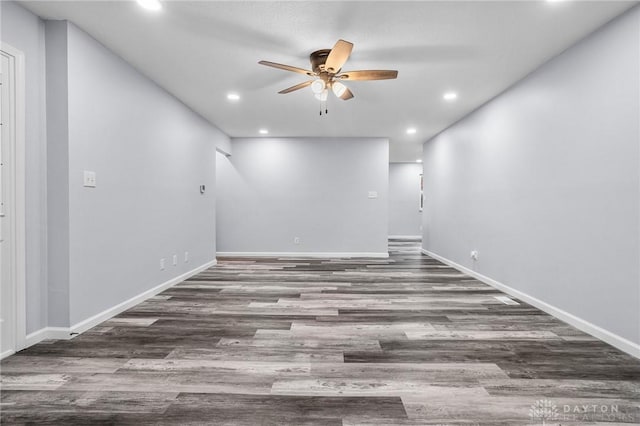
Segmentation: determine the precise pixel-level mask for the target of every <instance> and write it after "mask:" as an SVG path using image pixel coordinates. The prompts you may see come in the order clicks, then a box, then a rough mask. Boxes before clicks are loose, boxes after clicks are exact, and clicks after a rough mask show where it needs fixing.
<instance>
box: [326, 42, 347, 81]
mask: <svg viewBox="0 0 640 426" xmlns="http://www.w3.org/2000/svg"><path fill="white" fill-rule="evenodd" d="M352 50H353V43H349V42H348V41H345V40H338V42H337V43H336V45H335V46H333V49H331V52H330V53H329V56H327V60H326V62H325V63H324V69H325V70H326V71H328V72H330V73H333V74H335V73H337V72H338V71H340V69H341V68H342V66H343V65H344V63H345V62H347V59H349V55H351V51H352Z"/></svg>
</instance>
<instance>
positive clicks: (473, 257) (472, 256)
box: [469, 250, 478, 260]
mask: <svg viewBox="0 0 640 426" xmlns="http://www.w3.org/2000/svg"><path fill="white" fill-rule="evenodd" d="M469 257H471V259H473V260H478V250H472V251H471V254H469Z"/></svg>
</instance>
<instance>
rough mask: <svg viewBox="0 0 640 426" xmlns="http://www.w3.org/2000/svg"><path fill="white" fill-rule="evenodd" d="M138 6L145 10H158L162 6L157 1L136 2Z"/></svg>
mask: <svg viewBox="0 0 640 426" xmlns="http://www.w3.org/2000/svg"><path fill="white" fill-rule="evenodd" d="M137 1H138V4H139V5H140V6H142V7H143V8H145V9H147V10H160V9H162V4H160V2H159V1H158V0H137Z"/></svg>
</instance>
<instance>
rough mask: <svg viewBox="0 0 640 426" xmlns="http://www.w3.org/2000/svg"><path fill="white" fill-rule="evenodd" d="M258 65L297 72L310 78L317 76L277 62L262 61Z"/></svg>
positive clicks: (311, 72)
mask: <svg viewBox="0 0 640 426" xmlns="http://www.w3.org/2000/svg"><path fill="white" fill-rule="evenodd" d="M258 63H259V64H260V65H266V66H268V67H273V68H278V69H281V70H285V71H291V72H297V73H299V74H306V75H308V76H314V75H315V74H314V73H313V71H309V70H305V69H302V68H298V67H292V66H291V65H284V64H278V63H276V62H269V61H260V62H258Z"/></svg>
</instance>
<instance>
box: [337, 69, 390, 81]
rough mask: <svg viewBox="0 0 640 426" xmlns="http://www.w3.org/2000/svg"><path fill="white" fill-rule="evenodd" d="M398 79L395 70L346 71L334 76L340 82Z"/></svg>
mask: <svg viewBox="0 0 640 426" xmlns="http://www.w3.org/2000/svg"><path fill="white" fill-rule="evenodd" d="M397 77H398V71H395V70H362V71H347V72H343V73H341V74H339V75H337V76H336V78H337V79H340V80H350V81H358V80H391V79H394V78H397Z"/></svg>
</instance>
